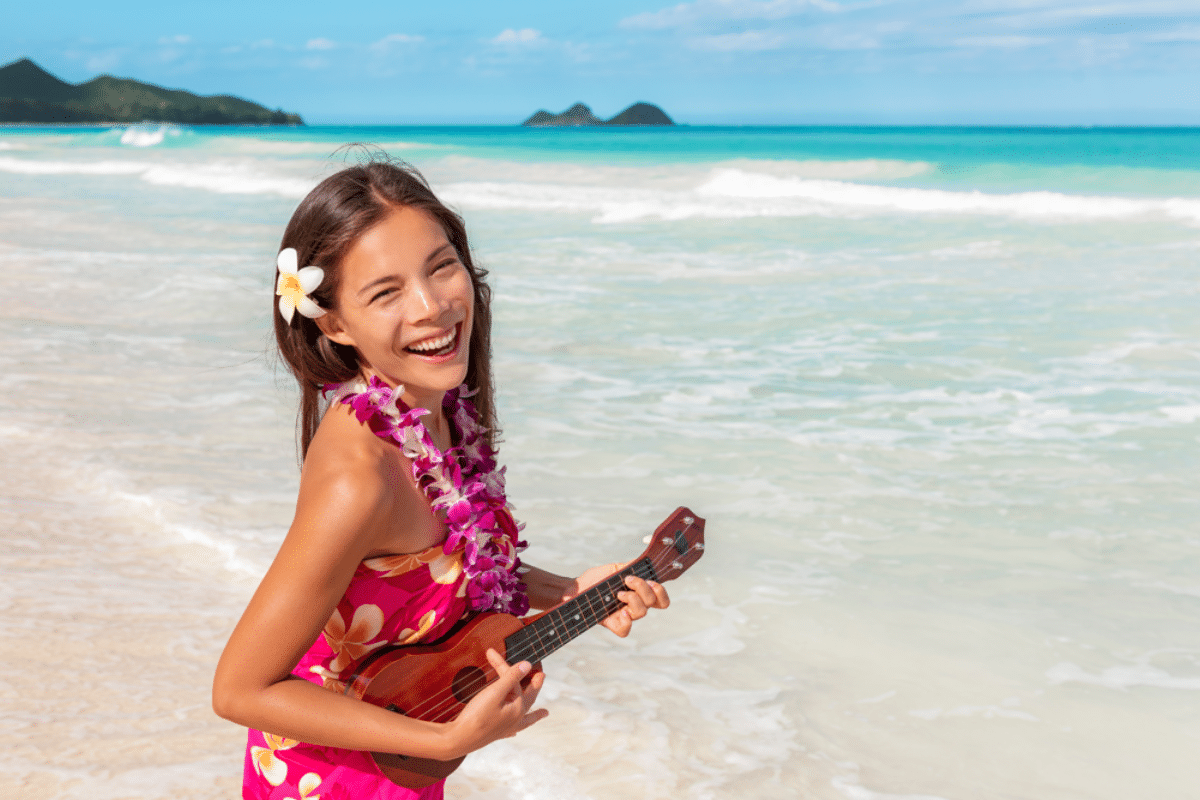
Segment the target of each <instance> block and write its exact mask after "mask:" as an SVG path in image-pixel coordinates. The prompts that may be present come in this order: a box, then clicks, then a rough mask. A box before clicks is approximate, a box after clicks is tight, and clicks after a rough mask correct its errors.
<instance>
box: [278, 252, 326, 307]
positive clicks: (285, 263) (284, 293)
mask: <svg viewBox="0 0 1200 800" xmlns="http://www.w3.org/2000/svg"><path fill="white" fill-rule="evenodd" d="M275 266H277V267H279V281H278V282H277V283H276V284H275V294H277V295H279V313H280V314H282V315H283V318H284V320H286V321H287V322H288V324H291V321H292V314H294V313H295V312H296V311H299V312H300V313H301V314H303V315H304V316H306V317H308V318H309V319H315V318H317V317H323V316H325V309H323V308H321V307H320V306H319V305H317V304H316V303H315V302H313V301H312V299H311V298H309V296H308V295H309V293H310V292H313V291H314V290H316V288H317V287H318V286H320V285H321V281H323V280H325V270H323V269H321V268H320V267H305V268H304V269H299V270H298V269H296V266H297V261H296V248H294V247H285V248H283V249H282V250H280V251H279V257H278V258H276V259H275Z"/></svg>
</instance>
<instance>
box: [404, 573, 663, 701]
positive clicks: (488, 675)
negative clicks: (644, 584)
mask: <svg viewBox="0 0 1200 800" xmlns="http://www.w3.org/2000/svg"><path fill="white" fill-rule="evenodd" d="M651 558H653V559H654V560H651V559H643V560H644V561H650V563H651V565H652V566H653V567H654V569H655V571H656V572H658V571H659V570H660V568H661V567H663V566H665V565H666V564H668V563H670V562H671V561H673V560H674V559H675V556H673V555H672V554H670V553H669V552H664V553H662V554H661V556H660V557H651ZM638 563H641V562H635V563H634V564H633V565H631V566H630V567H629V568H627V569H626V570H622V571H621V572H618V573H617V574H616V575H614V576H611V577H610V578H608V579H606V581H605V583H614V586H612V587H610V588H612V589H617V587H618V586H621V585H622V584H623V583H624V577H625V576H626V575H631V574H633V573H634V571H635V568H636V566H637V565H638ZM616 578H620V579H621V580H620V581H615V580H614V579H616ZM603 585H604V584H597V586H596V587H592V588H591V589H588V590H587V592H585V594H589V593H591V592H592V590H593V589H595V588H599V587H601V586H603ZM579 596H580V597H583V595H579ZM572 599H574V598H572ZM586 599H587V602H588V603H589V604H590V603H592V602H593V601H592V600H591V598H586ZM624 605H625V604H624V603H622V604H621V606H624ZM621 606H618V609H619V608H620V607H621ZM599 611H600V613H603V611H604V606H601V607H600V609H599ZM593 612H595V609H593ZM610 613H612V612H610ZM606 616H607V615H606ZM596 621H597V622H598V621H599V619H597V620H596ZM535 624H536V623H535ZM594 624H595V622H591V623H587V624H585V625H582V626H580V627H579V628H578V630H577V631H576V633H581V632H583V631H585V630H587V629H589V628H591V627H592V626H593V625H594ZM525 630H528V628H525ZM538 643H539V644H542V642H541V639H540V637H539V641H538ZM558 644H561V642H560V641H559V642H556V646H555V648H551V650H549V651H547V652H552V651H553V649H557V645H558ZM542 646H543V649H544V648H545V645H544V644H543V645H542ZM537 650H538V648H536V647H531V648H529V649H528V650H524V649H521V648H516V649H515V650H514V653H512V654H508V655H506V660H508V659H512V658H515V657H516V653H517V652H520V653H522V656H521V657H520V658H516V661H523V660H525V657H526V656H528V655H533V654H534V653H536V652H537ZM510 663H512V662H511V661H510ZM484 676H485V680H484V682H483V683H481V684H478V685H475V686H471V687H469V688H470V689H471V690H473V691H470V692H469V695H468V697H467V700H470V699H471V697H474V696H475V695H476V694H478V693H479V691H481V690H482V689H483V688H484V687H485V686H486V685H487V684H488V683H491V682H492V680H494V679H495V678H496V677H497V673H496V672H495V671H494V670H492V669H491V668H490V665H489V668H488V670H487V671H486V672H485V673H484ZM463 704H464V703H463V702H462V701H460V700H459V699H458V698H457V697H456V696H455V694H454V689H453V686H451V687H448V688H446V689H443V690H441V691H440V692H438V693H436V694H434V695H431V696H430V697H428V698H426V699H425V700H424V701H422V702H421V703H419V704H418V705H417V706H414V708H413V709H412V710H411V711H409V712H407V715H408V716H410V717H414V718H416V719H421V720H424V721H426V722H449V721H450V720H452V719H454V717H456V716H457V715H458V713H459V712H460V711H461V706H462V705H463Z"/></svg>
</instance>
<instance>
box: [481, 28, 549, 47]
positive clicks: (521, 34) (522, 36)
mask: <svg viewBox="0 0 1200 800" xmlns="http://www.w3.org/2000/svg"><path fill="white" fill-rule="evenodd" d="M541 41H544V39H542V32H541V31H539V30H535V29H533V28H521V29H520V30H516V29H515V28H506V29H505V30H503V31H501V32H500V34H499V35H498V36H496V38H494V39H492V44H533V43H534V42H541Z"/></svg>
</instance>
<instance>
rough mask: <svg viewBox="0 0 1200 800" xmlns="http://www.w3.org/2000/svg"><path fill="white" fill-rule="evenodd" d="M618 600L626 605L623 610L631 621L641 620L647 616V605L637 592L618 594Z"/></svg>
mask: <svg viewBox="0 0 1200 800" xmlns="http://www.w3.org/2000/svg"><path fill="white" fill-rule="evenodd" d="M617 599H618V600H620V601H621V602H622V603H624V604H625V608H623V609H621V610H622V611H624V612H625V613H626V614H628V615H629V618H630V619H641V618H642V617H644V616H646V604H645V603H643V602H642V598H641V596H640V595H638V593H637V592H634V591H628V592H617Z"/></svg>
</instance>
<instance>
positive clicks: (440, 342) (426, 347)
mask: <svg viewBox="0 0 1200 800" xmlns="http://www.w3.org/2000/svg"><path fill="white" fill-rule="evenodd" d="M456 335H457V331H456V330H451V331H450V332H449V333H447V334H446V335H445V336H439V337H438V338H437V339H427V340H426V341H424V342H417V343H416V344H410V345H409V346H408V349H409V350H419V351H421V352H428V351H430V350H441V349H442V348H443V347H445V346H446V345H448V344H450V343H451V342H453V341H454V337H455V336H456Z"/></svg>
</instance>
